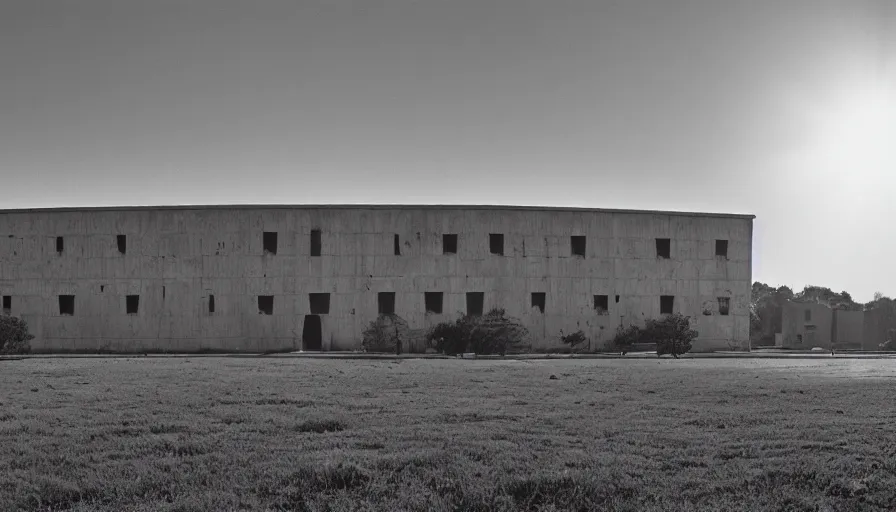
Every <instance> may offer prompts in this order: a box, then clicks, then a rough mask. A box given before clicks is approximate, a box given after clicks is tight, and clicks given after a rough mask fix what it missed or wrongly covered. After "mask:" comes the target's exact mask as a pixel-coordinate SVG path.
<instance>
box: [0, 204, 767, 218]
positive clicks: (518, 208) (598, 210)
mask: <svg viewBox="0 0 896 512" xmlns="http://www.w3.org/2000/svg"><path fill="white" fill-rule="evenodd" d="M152 210H516V211H548V212H582V213H586V212H593V213H622V214H647V215H679V216H686V217H724V218H740V219H755V218H756V216H755V215H752V214H744V213H714V212H687V211H671V210H637V209H618V208H588V207H578V206H515V205H462V204H227V205H158V206H86V207H77V206H72V207H56V208H14V209H0V214H13V213H62V212H102V211H108V212H114V211H152Z"/></svg>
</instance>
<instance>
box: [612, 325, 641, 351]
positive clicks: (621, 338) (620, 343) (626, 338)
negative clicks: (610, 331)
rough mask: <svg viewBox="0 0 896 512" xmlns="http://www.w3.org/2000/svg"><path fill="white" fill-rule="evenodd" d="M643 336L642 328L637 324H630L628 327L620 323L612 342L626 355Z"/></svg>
mask: <svg viewBox="0 0 896 512" xmlns="http://www.w3.org/2000/svg"><path fill="white" fill-rule="evenodd" d="M641 337H642V329H641V328H640V327H638V326H637V325H629V326H628V327H624V326H622V325H620V326H619V327H617V328H616V336H614V337H613V341H612V342H611V343H612V344H613V346H615V347H616V348H618V349H619V351H620V352H622V355H625V354H627V353H628V351H629V350H631V349H632V346H633V345H634V344H635V343H640V341H641Z"/></svg>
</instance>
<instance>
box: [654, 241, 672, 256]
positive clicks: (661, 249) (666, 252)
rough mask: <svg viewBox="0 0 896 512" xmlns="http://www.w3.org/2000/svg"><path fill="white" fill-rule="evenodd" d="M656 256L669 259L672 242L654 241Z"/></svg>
mask: <svg viewBox="0 0 896 512" xmlns="http://www.w3.org/2000/svg"><path fill="white" fill-rule="evenodd" d="M656 255H657V257H660V258H666V259H669V258H671V257H672V241H671V240H669V239H668V238H657V239H656Z"/></svg>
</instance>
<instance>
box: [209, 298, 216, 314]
mask: <svg viewBox="0 0 896 512" xmlns="http://www.w3.org/2000/svg"><path fill="white" fill-rule="evenodd" d="M208 312H209V313H214V312H215V296H214V295H209V296H208Z"/></svg>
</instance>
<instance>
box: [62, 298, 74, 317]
mask: <svg viewBox="0 0 896 512" xmlns="http://www.w3.org/2000/svg"><path fill="white" fill-rule="evenodd" d="M59 314H60V315H64V316H72V315H74V314H75V296H74V295H60V296H59Z"/></svg>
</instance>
